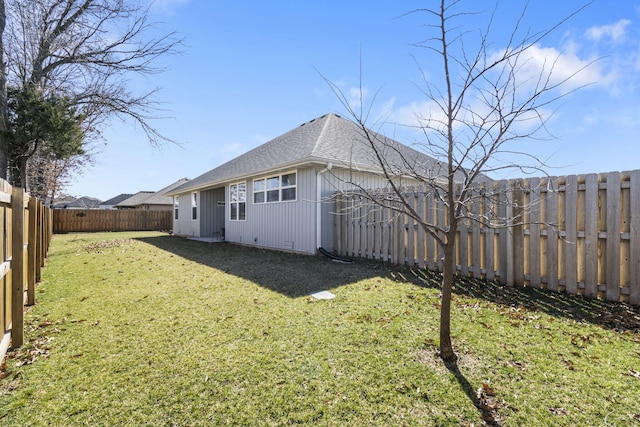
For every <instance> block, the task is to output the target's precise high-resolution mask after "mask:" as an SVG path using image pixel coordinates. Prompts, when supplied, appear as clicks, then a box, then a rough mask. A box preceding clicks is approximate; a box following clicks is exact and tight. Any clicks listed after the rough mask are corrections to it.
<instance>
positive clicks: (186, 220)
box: [173, 192, 202, 237]
mask: <svg viewBox="0 0 640 427" xmlns="http://www.w3.org/2000/svg"><path fill="white" fill-rule="evenodd" d="M178 197H179V199H178V202H179V205H178V206H179V207H178V210H179V211H178V219H177V220H176V218H175V215H174V216H173V233H174V234H176V235H179V236H189V237H199V236H200V221H194V220H192V219H191V192H189V193H183V194H180V195H179V196H178ZM198 199H200V193H198ZM201 211H202V210H201V208H200V203H199V206H198V217H200V212H201Z"/></svg>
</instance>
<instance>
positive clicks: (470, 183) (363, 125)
mask: <svg viewBox="0 0 640 427" xmlns="http://www.w3.org/2000/svg"><path fill="white" fill-rule="evenodd" d="M461 3H462V2H461V0H441V1H440V2H439V5H438V6H437V8H427V9H419V10H414V11H412V12H411V14H426V15H428V16H429V18H430V19H432V20H433V21H432V22H433V24H431V25H428V26H427V28H429V29H430V30H432V31H433V33H432V34H430V36H429V37H428V38H427V39H426V41H424V42H421V43H418V44H416V45H415V46H416V47H418V48H421V49H426V50H427V51H428V52H431V53H435V54H436V56H437V57H438V58H440V62H439V64H438V65H437V66H436V69H433V68H430V69H429V70H428V71H429V78H427V77H425V79H424V81H423V82H422V84H421V85H420V86H419V87H420V88H421V91H422V94H423V95H424V96H425V98H426V99H427V103H426V104H427V105H429V109H428V110H427V111H426V112H424V111H423V112H420V111H416V112H415V113H414V117H413V119H414V120H413V123H414V124H412V125H410V126H411V127H412V128H413V129H414V130H417V131H418V133H419V134H420V135H421V137H420V139H419V141H417V142H416V143H415V144H412V148H413V149H415V150H418V151H420V152H421V153H424V154H426V155H428V156H429V157H432V158H435V159H436V160H438V161H439V163H438V165H439V167H435V168H434V167H433V162H420V161H417V159H416V157H415V156H412V155H407V153H409V151H407V150H404V149H403V148H402V147H400V146H398V145H397V144H393V143H389V142H388V141H389V140H388V139H386V138H384V137H382V136H381V133H379V132H374V131H372V130H370V126H369V124H368V122H369V121H370V117H369V116H370V114H371V106H370V107H369V108H365V107H364V105H363V101H362V98H363V96H362V92H363V89H362V84H361V85H360V87H361V89H360V90H361V97H360V104H359V105H355V106H354V105H353V104H352V103H350V101H349V98H348V97H347V96H346V95H345V93H344V92H342V91H341V90H340V88H339V87H338V86H337V85H335V84H334V83H332V82H331V81H329V80H327V79H326V78H325V81H327V83H328V84H329V86H330V87H331V88H332V90H333V92H334V93H335V94H336V96H337V97H338V98H339V99H340V101H341V102H342V104H343V106H344V107H345V108H346V109H347V110H348V112H349V114H350V115H351V116H352V118H353V119H354V120H355V122H356V123H357V124H358V126H359V128H360V130H361V133H362V135H363V136H364V139H365V140H366V141H367V144H368V145H369V146H370V149H371V150H372V152H373V153H374V154H375V157H376V158H377V160H378V163H379V166H380V168H381V169H382V171H383V174H384V177H385V179H386V181H387V186H388V187H389V188H390V189H391V191H390V192H380V191H372V190H371V189H368V188H364V187H362V186H359V185H358V183H355V182H354V183H351V184H353V185H354V186H355V187H356V188H357V191H358V194H359V195H360V196H361V197H364V198H365V199H366V200H369V201H370V202H372V203H374V204H377V205H380V206H384V207H387V208H391V209H393V210H395V211H397V212H398V213H401V214H405V215H408V216H409V217H410V218H413V219H414V220H415V221H416V222H417V223H418V224H420V226H421V227H422V228H423V229H424V231H425V232H426V233H428V234H429V235H430V236H432V237H433V238H434V239H435V241H436V242H437V244H438V245H439V246H440V248H441V250H442V254H443V262H442V304H441V312H440V348H439V350H440V357H441V358H442V359H443V361H444V362H445V363H453V362H455V361H456V359H457V357H456V354H455V352H454V349H453V346H452V343H451V321H450V319H451V293H452V285H453V278H454V275H455V274H456V265H455V260H456V254H455V250H456V234H457V233H458V231H459V225H460V224H461V223H462V221H465V222H469V221H471V222H476V223H480V224H482V226H483V227H494V228H498V227H500V228H506V227H512V226H514V225H515V224H516V223H517V222H520V223H521V222H522V217H521V216H515V217H511V218H500V217H496V216H489V215H479V214H477V213H473V210H472V209H471V206H472V204H473V202H474V199H476V198H477V197H478V196H477V195H478V193H477V192H476V191H475V190H476V189H477V188H478V186H479V185H481V184H482V182H486V180H487V179H488V176H490V175H491V174H493V173H496V172H498V171H503V170H506V169H515V170H517V171H526V172H532V171H543V169H544V167H545V164H544V162H543V161H542V160H540V159H539V158H537V157H536V156H534V155H531V154H527V153H526V151H524V149H522V148H518V147H517V145H516V146H514V144H515V143H517V142H519V141H532V140H535V138H537V135H538V134H540V133H543V134H544V133H545V131H546V127H545V126H546V123H547V121H548V120H549V118H550V117H551V114H552V111H550V110H549V109H550V107H551V106H552V104H554V103H556V102H557V101H558V100H559V99H560V98H562V97H563V96H566V95H567V94H568V93H570V92H572V91H574V90H576V88H575V87H574V88H570V89H569V90H568V91H567V90H562V89H566V86H567V83H568V82H569V80H571V79H572V78H574V77H575V75H576V74H577V73H578V72H580V71H581V70H575V71H573V72H571V73H569V74H568V75H567V74H561V76H560V77H559V78H558V77H557V76H556V75H555V74H556V73H555V72H557V68H556V67H557V64H558V60H559V56H558V57H555V58H546V60H545V61H543V62H542V63H540V64H539V66H538V67H536V68H535V72H534V73H531V68H532V63H533V51H534V50H536V48H537V47H538V46H539V43H540V42H541V41H542V40H543V39H545V38H546V37H547V36H549V35H550V34H551V32H553V31H554V30H556V29H557V28H558V27H559V26H560V25H561V24H563V23H564V22H566V21H567V20H568V19H570V18H571V17H572V16H574V15H575V14H576V13H578V12H579V11H580V10H582V9H584V7H582V8H580V9H578V10H577V11H576V12H574V13H572V14H571V15H569V16H568V17H567V18H565V19H563V20H561V21H559V22H558V23H557V24H556V25H554V26H552V27H549V28H547V29H545V30H543V31H541V32H536V33H532V32H528V31H524V34H523V29H522V28H523V20H524V17H525V12H526V7H525V8H524V10H523V12H522V14H521V15H520V17H519V19H518V20H517V21H515V22H514V26H513V31H512V32H511V34H510V37H508V38H507V45H506V46H505V47H504V48H503V49H502V50H500V51H492V49H491V48H490V46H491V41H490V36H491V35H492V32H491V30H492V24H493V19H494V16H495V13H496V10H494V12H493V14H492V15H491V17H490V19H489V23H488V25H487V27H486V28H485V29H484V30H482V31H480V32H471V31H469V32H463V31H461V29H460V27H459V26H457V24H456V20H457V19H458V18H464V17H465V16H467V15H470V14H471V13H468V12H465V11H464V10H461ZM469 4H470V5H471V4H472V3H471V2H470V3H469ZM585 7H586V6H585ZM522 34H523V35H522ZM421 71H423V75H424V76H426V75H427V73H425V72H424V71H425V70H423V69H421ZM436 71H438V72H440V73H441V74H440V80H438V79H437V77H434V73H436ZM432 82H437V83H432ZM439 84H440V85H439ZM384 121H386V120H383V121H377V122H376V123H377V125H380V123H382V122H384ZM546 136H550V135H549V134H547V135H546ZM407 182H410V183H412V184H413V185H421V186H422V187H423V188H425V189H426V192H427V193H430V194H432V195H433V196H434V197H436V198H438V199H440V200H441V201H442V202H443V204H444V206H445V214H444V215H445V216H446V220H445V223H446V225H443V224H442V223H438V222H434V221H430V219H429V218H426V217H425V216H424V214H423V213H422V212H418V211H416V210H415V209H414V207H413V206H414V204H413V199H414V197H415V194H414V193H413V192H408V191H407V189H406V188H405V187H404V186H403V183H404V184H406V183H407ZM496 211H497V210H496Z"/></svg>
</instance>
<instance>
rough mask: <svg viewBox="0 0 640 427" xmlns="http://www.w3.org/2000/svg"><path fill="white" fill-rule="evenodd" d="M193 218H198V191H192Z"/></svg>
mask: <svg viewBox="0 0 640 427" xmlns="http://www.w3.org/2000/svg"><path fill="white" fill-rule="evenodd" d="M191 219H192V220H194V221H195V220H197V219H198V193H191Z"/></svg>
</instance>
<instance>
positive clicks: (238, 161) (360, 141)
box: [169, 113, 440, 194]
mask: <svg viewBox="0 0 640 427" xmlns="http://www.w3.org/2000/svg"><path fill="white" fill-rule="evenodd" d="M371 135H374V137H375V139H376V140H378V141H379V146H380V147H381V150H382V151H383V155H384V158H385V159H386V161H387V162H388V163H389V166H390V167H391V168H394V169H400V170H409V169H410V168H411V167H419V168H420V169H421V170H422V169H423V170H424V171H425V172H426V171H427V170H433V169H434V168H439V167H440V163H438V162H437V161H436V160H435V159H433V158H432V157H429V156H427V155H425V154H424V153H421V152H419V151H417V150H414V149H412V148H410V147H408V146H406V145H403V144H400V143H399V142H397V141H394V140H392V139H390V138H387V137H385V136H383V135H381V134H378V133H376V132H373V131H371ZM405 161H406V162H409V163H411V166H408V165H407V164H406V163H405ZM312 163H318V164H321V163H325V164H326V163H332V164H333V165H334V166H342V167H351V168H354V169H361V170H367V171H381V167H380V164H379V162H378V160H377V158H376V156H375V153H374V151H373V149H372V148H371V147H370V145H369V144H368V142H367V140H366V139H365V137H364V134H363V130H362V129H361V128H359V127H358V125H357V124H356V123H354V122H352V121H350V120H347V119H345V118H342V117H340V116H338V115H336V114H332V113H329V114H325V115H324V116H322V117H318V118H316V119H313V120H311V121H309V122H307V123H304V124H302V125H300V126H299V127H297V128H295V129H293V130H291V131H289V132H287V133H285V134H283V135H281V136H279V137H277V138H275V139H272V140H271V141H268V142H266V143H264V144H262V145H260V146H258V147H256V148H254V149H253V150H251V151H248V152H247V153H245V154H242V155H240V156H238V157H236V158H235V159H232V160H230V161H228V162H227V163H224V164H223V165H221V166H218V167H217V168H215V169H212V170H210V171H209V172H207V173H204V174H202V175H200V176H198V177H196V178H194V179H192V180H191V181H189V182H187V183H186V184H184V185H181V186H180V187H177V188H175V189H173V190H172V191H170V192H169V194H179V193H183V192H186V191H191V190H198V189H202V188H209V187H213V186H217V185H221V184H224V183H227V182H230V181H232V180H236V179H239V178H242V177H246V176H250V175H257V174H260V173H263V172H264V173H266V172H269V171H273V170H277V169H281V168H287V167H294V166H300V165H302V164H312Z"/></svg>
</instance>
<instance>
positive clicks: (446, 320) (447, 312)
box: [440, 239, 457, 364]
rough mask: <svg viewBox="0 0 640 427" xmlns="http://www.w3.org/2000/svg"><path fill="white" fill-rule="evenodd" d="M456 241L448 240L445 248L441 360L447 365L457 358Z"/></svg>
mask: <svg viewBox="0 0 640 427" xmlns="http://www.w3.org/2000/svg"><path fill="white" fill-rule="evenodd" d="M454 244H455V240H450V239H449V240H448V241H447V243H446V244H445V247H444V268H443V270H444V271H443V272H442V301H441V307H440V358H442V360H443V361H444V363H445V364H449V363H455V361H456V360H457V356H456V354H455V352H454V351H453V345H452V344H451V291H452V288H453V273H454V266H455V262H454V257H453V250H454V249H455V245H454Z"/></svg>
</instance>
